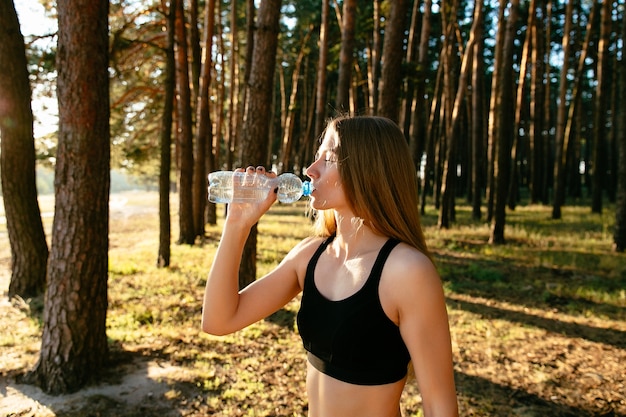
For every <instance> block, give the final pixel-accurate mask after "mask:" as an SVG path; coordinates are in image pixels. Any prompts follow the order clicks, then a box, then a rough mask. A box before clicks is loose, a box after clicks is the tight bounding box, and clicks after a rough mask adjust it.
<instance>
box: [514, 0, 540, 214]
mask: <svg viewBox="0 0 626 417" xmlns="http://www.w3.org/2000/svg"><path fill="white" fill-rule="evenodd" d="M528 9H529V10H535V0H530V5H529V7H528ZM534 20H535V14H534V13H528V19H527V21H526V34H525V37H524V45H523V46H522V53H521V55H522V57H521V62H520V72H519V77H518V81H517V94H516V96H515V100H516V101H515V110H514V112H515V119H514V121H513V131H512V133H513V145H512V146H511V163H512V164H513V165H512V167H511V178H510V182H509V191H508V206H509V208H510V209H511V210H514V209H515V207H516V206H517V201H518V197H519V183H520V181H521V180H522V178H520V177H521V172H520V167H521V163H522V162H523V158H524V156H523V155H522V156H521V157H520V149H522V147H523V145H524V142H526V137H527V134H524V135H523V136H522V137H521V136H520V129H521V127H522V123H523V121H522V118H523V117H524V111H525V109H527V106H528V103H527V100H526V94H525V91H526V86H527V83H528V80H527V74H528V66H529V65H530V64H529V60H530V55H531V50H530V49H531V45H532V38H531V37H532V29H530V28H532V26H533V22H534ZM527 128H528V126H526V128H525V130H526V131H527ZM518 159H519V162H520V164H519V165H518Z"/></svg>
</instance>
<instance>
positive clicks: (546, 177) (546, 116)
mask: <svg viewBox="0 0 626 417" xmlns="http://www.w3.org/2000/svg"><path fill="white" fill-rule="evenodd" d="M545 15H546V18H545V20H544V22H545V32H544V37H543V40H544V45H545V47H544V55H543V57H544V58H543V66H544V75H543V81H544V84H543V86H544V89H543V91H544V94H543V111H542V113H543V129H542V130H541V145H542V152H541V153H542V155H543V158H542V160H541V165H542V168H541V170H542V172H543V177H542V178H541V180H542V187H541V198H542V200H541V201H542V203H544V204H548V202H549V188H550V179H551V176H550V173H551V172H552V167H553V156H552V155H551V146H550V144H551V142H552V139H553V135H552V133H551V129H550V128H549V126H553V124H554V121H553V120H552V114H551V112H550V105H551V103H552V100H553V98H552V82H551V80H552V64H551V63H550V57H551V56H552V42H551V38H552V0H548V1H547V4H546V13H545Z"/></svg>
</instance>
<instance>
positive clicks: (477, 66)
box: [471, 3, 485, 220]
mask: <svg viewBox="0 0 626 417" xmlns="http://www.w3.org/2000/svg"><path fill="white" fill-rule="evenodd" d="M478 7H484V6H483V5H482V3H480V4H479V6H478ZM478 18H479V19H480V20H479V21H475V23H474V24H475V25H476V29H475V30H476V33H475V35H474V36H475V37H476V42H475V43H474V51H473V53H474V58H473V60H472V64H473V68H472V97H471V100H472V108H473V111H472V113H471V118H472V122H471V125H472V132H471V137H472V148H471V155H472V156H471V158H472V173H471V176H472V218H473V219H474V220H480V217H481V213H480V205H481V196H482V185H483V181H484V174H483V173H484V172H485V170H484V158H483V153H484V145H483V143H484V138H485V129H484V126H485V123H484V120H485V116H484V113H483V111H482V109H483V108H485V105H484V97H485V96H484V85H483V80H484V47H485V40H484V30H485V25H484V18H483V11H481V13H480V15H479V17H478Z"/></svg>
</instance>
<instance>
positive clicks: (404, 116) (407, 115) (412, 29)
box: [400, 1, 421, 167]
mask: <svg viewBox="0 0 626 417" xmlns="http://www.w3.org/2000/svg"><path fill="white" fill-rule="evenodd" d="M419 7H420V2H419V1H414V2H413V10H412V11H411V24H410V26H409V37H408V42H407V48H406V49H407V50H406V66H407V67H409V68H411V69H410V70H409V71H407V72H408V73H407V74H405V76H404V94H403V96H402V105H401V108H400V127H401V128H402V131H403V132H404V136H405V137H406V139H407V141H408V143H409V145H410V144H411V127H412V120H411V119H412V113H413V112H412V108H413V102H414V93H415V73H414V68H415V55H416V52H417V48H418V43H419V35H418V29H419V23H420V22H419V18H420V17H421V15H420V9H419ZM415 166H416V167H419V165H417V164H416V165H415Z"/></svg>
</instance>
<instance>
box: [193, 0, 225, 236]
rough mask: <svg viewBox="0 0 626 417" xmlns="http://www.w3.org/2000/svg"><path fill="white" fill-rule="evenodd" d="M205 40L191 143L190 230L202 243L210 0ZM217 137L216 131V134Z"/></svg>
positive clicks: (209, 139)
mask: <svg viewBox="0 0 626 417" xmlns="http://www.w3.org/2000/svg"><path fill="white" fill-rule="evenodd" d="M204 13H205V16H204V40H203V42H202V43H203V47H202V50H203V51H204V55H203V57H202V68H201V71H200V91H199V94H198V105H197V109H198V114H197V116H196V124H197V128H196V140H195V142H194V147H195V148H194V151H195V152H194V164H193V226H194V236H195V237H200V238H201V239H204V226H205V223H206V221H205V217H204V215H205V208H206V204H207V172H211V171H213V170H214V166H213V165H212V164H211V165H209V166H207V162H212V161H213V158H207V157H206V156H207V154H209V155H211V154H212V152H213V146H212V144H213V133H212V131H211V128H212V126H211V112H210V111H209V105H210V90H211V70H212V69H213V59H212V55H213V54H212V51H213V31H214V29H215V0H209V1H208V2H207V4H206V6H205V9H204ZM218 135H219V130H218Z"/></svg>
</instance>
